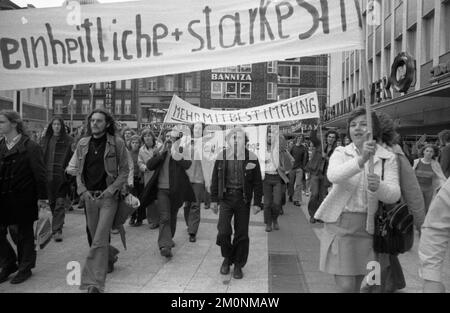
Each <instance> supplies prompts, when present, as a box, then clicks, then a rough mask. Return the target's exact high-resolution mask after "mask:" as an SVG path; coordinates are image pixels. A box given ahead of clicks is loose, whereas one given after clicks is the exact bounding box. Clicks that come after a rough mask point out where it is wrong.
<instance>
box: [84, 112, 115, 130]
mask: <svg viewBox="0 0 450 313" xmlns="http://www.w3.org/2000/svg"><path fill="white" fill-rule="evenodd" d="M95 113H101V114H103V115H104V116H105V121H106V125H107V126H106V129H105V131H106V133H107V134H110V135H111V136H115V135H116V123H115V121H114V117H113V116H112V115H111V113H109V112H108V111H106V110H104V109H95V110H93V111H92V112H91V113H90V114H89V116H88V117H87V123H86V124H87V126H86V127H87V130H86V136H92V129H91V118H92V115H94V114H95Z"/></svg>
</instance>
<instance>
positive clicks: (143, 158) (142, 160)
mask: <svg viewBox="0 0 450 313" xmlns="http://www.w3.org/2000/svg"><path fill="white" fill-rule="evenodd" d="M154 154H155V147H154V148H150V149H147V147H146V146H145V145H143V146H142V147H141V148H140V149H139V155H138V166H139V170H140V171H141V172H142V173H144V183H145V184H147V183H148V182H149V181H150V178H152V176H153V172H154V171H148V170H147V162H148V160H150V159H151V158H152V157H153V155H154Z"/></svg>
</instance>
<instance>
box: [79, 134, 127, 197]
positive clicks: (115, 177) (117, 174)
mask: <svg viewBox="0 0 450 313" xmlns="http://www.w3.org/2000/svg"><path fill="white" fill-rule="evenodd" d="M106 136H107V139H106V148H105V154H104V165H105V171H106V174H107V177H106V185H107V186H108V188H107V189H106V190H108V191H109V192H110V193H111V194H113V195H114V194H116V193H117V192H118V191H120V190H121V188H122V186H123V185H124V184H125V183H126V182H127V178H128V174H129V170H130V169H129V166H128V152H127V149H126V147H125V143H124V142H123V140H122V139H121V138H118V137H114V136H111V135H110V134H107V135H106ZM90 140H91V137H84V138H82V139H81V140H80V141H79V142H78V145H77V149H76V152H75V153H76V166H75V168H76V169H77V186H78V188H77V192H78V194H79V195H81V194H82V193H83V192H85V191H87V189H86V186H85V184H84V179H83V168H84V161H85V160H86V155H87V153H88V150H89V142H90ZM116 153H117V154H118V156H117V157H116Z"/></svg>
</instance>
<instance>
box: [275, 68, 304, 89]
mask: <svg viewBox="0 0 450 313" xmlns="http://www.w3.org/2000/svg"><path fill="white" fill-rule="evenodd" d="M278 75H279V76H280V83H281V84H296V85H298V84H300V66H299V65H284V64H283V65H281V64H280V65H278Z"/></svg>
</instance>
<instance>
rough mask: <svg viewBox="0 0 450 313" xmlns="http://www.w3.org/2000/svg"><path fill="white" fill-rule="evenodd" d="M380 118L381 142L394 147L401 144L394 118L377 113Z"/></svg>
mask: <svg viewBox="0 0 450 313" xmlns="http://www.w3.org/2000/svg"><path fill="white" fill-rule="evenodd" d="M376 115H377V117H378V121H379V122H380V129H381V138H380V140H381V142H383V143H385V144H387V145H388V146H390V147H392V146H393V145H394V144H398V143H399V142H400V138H399V137H400V136H399V134H398V133H397V132H396V131H395V125H394V121H393V120H392V118H391V117H390V116H389V115H387V114H386V113H383V112H377V113H376Z"/></svg>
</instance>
